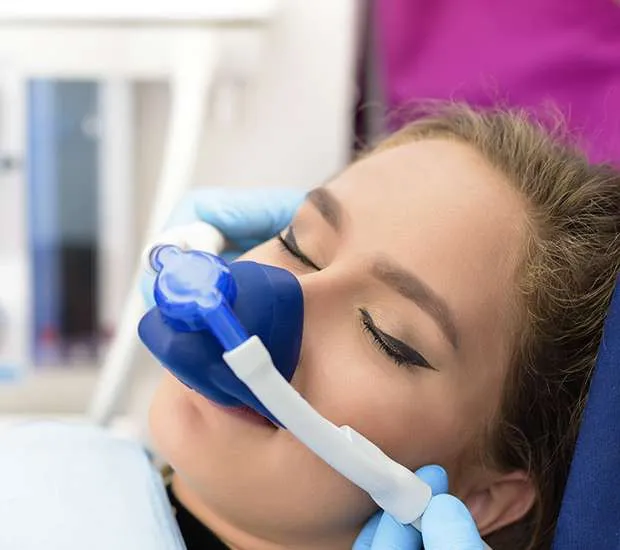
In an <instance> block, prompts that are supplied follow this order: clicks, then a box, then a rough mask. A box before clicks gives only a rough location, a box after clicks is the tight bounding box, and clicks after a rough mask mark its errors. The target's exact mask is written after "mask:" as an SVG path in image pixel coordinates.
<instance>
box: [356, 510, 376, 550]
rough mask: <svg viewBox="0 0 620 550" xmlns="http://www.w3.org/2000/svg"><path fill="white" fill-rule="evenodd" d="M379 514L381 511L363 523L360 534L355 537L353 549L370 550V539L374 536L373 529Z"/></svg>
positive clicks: (374, 529)
mask: <svg viewBox="0 0 620 550" xmlns="http://www.w3.org/2000/svg"><path fill="white" fill-rule="evenodd" d="M381 515H382V512H377V513H376V514H375V515H374V516H372V517H371V518H370V519H369V520H368V521H367V522H366V525H364V527H363V528H362V530H361V531H360V534H359V535H358V536H357V538H356V539H355V544H353V550H372V549H371V547H372V541H373V539H374V538H375V531H376V530H377V526H378V525H379V521H380V520H381Z"/></svg>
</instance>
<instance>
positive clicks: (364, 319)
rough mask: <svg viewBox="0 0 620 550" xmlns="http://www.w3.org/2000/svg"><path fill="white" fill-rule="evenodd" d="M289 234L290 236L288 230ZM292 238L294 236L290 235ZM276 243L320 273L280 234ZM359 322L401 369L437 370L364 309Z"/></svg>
mask: <svg viewBox="0 0 620 550" xmlns="http://www.w3.org/2000/svg"><path fill="white" fill-rule="evenodd" d="M289 234H292V232H291V230H290V229H289ZM292 236H293V238H294V235H292ZM277 239H278V243H279V245H280V247H281V248H282V250H283V251H284V252H286V253H287V254H290V255H291V256H293V257H294V258H296V259H297V260H299V262H300V263H302V264H304V265H305V266H307V267H310V268H312V269H316V270H317V271H320V270H321V268H320V267H318V266H317V265H316V264H315V263H314V262H313V261H312V260H310V258H308V257H307V256H306V255H305V254H304V253H303V252H302V251H301V250H300V249H299V247H297V246H295V245H294V244H293V243H291V242H290V241H287V240H286V238H285V237H282V235H281V234H278V235H277ZM359 312H360V321H361V325H362V330H363V331H364V332H366V333H367V334H369V335H370V336H371V338H372V340H373V343H374V344H375V346H376V347H377V348H378V349H379V351H381V352H382V353H383V354H384V355H386V356H387V357H389V358H390V359H391V360H392V361H393V362H394V363H396V364H397V365H398V366H402V367H413V366H415V367H420V368H427V369H431V370H437V369H435V368H434V367H432V366H431V365H430V364H429V362H428V361H427V360H426V359H424V357H422V356H421V355H420V354H419V353H418V352H417V351H415V350H413V349H411V348H410V347H409V346H407V345H406V344H403V343H402V342H401V341H400V340H397V339H396V338H393V337H391V336H389V335H388V334H385V333H383V332H382V331H381V330H379V329H378V328H377V326H376V325H375V323H374V321H373V320H372V317H371V316H370V314H369V313H368V311H366V310H365V309H360V310H359ZM401 346H402V347H403V348H405V350H406V351H405V350H403V351H401V350H399V349H397V348H398V347H401Z"/></svg>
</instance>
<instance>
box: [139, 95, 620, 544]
mask: <svg viewBox="0 0 620 550" xmlns="http://www.w3.org/2000/svg"><path fill="white" fill-rule="evenodd" d="M619 205H620V176H619V175H618V173H617V172H616V171H614V170H613V169H611V168H609V167H606V166H597V165H591V164H589V163H588V162H587V161H586V160H585V158H584V157H582V156H581V155H580V154H578V153H576V152H574V151H572V150H571V149H570V148H568V147H565V146H563V145H561V144H560V143H559V142H558V141H556V140H554V139H552V138H550V137H549V136H547V135H546V134H545V133H544V132H542V130H540V129H539V128H537V127H536V126H534V125H532V124H530V123H528V122H527V121H526V120H525V118H524V117H523V116H521V115H518V114H510V113H502V112H496V113H491V112H487V113H474V112H473V111H471V110H468V109H467V108H465V107H452V108H448V109H446V110H444V111H443V112H441V113H439V114H437V115H435V116H428V117H424V118H421V119H419V120H418V121H417V122H414V123H413V124H411V125H409V126H407V127H405V128H404V129H403V130H401V131H400V132H398V133H397V134H395V135H394V136H392V137H391V138H388V139H387V140H386V141H385V142H383V143H382V144H380V145H379V147H378V148H376V149H375V150H374V151H371V152H370V153H369V154H368V155H366V156H365V157H364V158H363V159H361V160H360V161H358V162H356V163H355V164H353V165H352V166H351V167H349V168H348V169H347V170H346V171H345V172H344V173H342V174H341V175H340V176H338V177H337V178H336V179H334V180H333V181H332V182H330V183H329V184H328V185H327V186H326V187H324V188H322V189H320V190H316V191H314V192H312V193H310V194H309V196H308V200H307V201H306V202H305V203H304V204H303V205H302V206H301V208H300V209H299V211H298V212H297V215H296V216H295V218H294V220H293V222H292V223H291V225H290V226H289V227H288V228H286V229H285V230H284V231H283V233H282V234H281V235H279V237H278V238H276V239H273V240H272V241H269V242H267V243H265V244H263V245H261V246H258V247H257V248H254V249H253V250H251V251H250V252H249V253H248V254H247V255H246V256H245V258H246V259H252V260H256V261H260V262H263V263H268V264H273V265H278V266H281V267H285V268H286V269H289V270H291V271H292V272H294V273H295V274H296V275H297V276H298V277H299V281H300V283H301V286H302V288H303V291H304V298H305V310H306V311H305V319H304V341H303V344H302V354H301V361H300V365H299V367H298V369H297V371H296V375H295V378H294V380H293V384H294V386H295V387H296V388H297V389H298V390H299V391H300V392H301V393H302V394H303V395H304V396H305V398H306V399H307V400H308V401H309V402H310V403H311V404H312V405H313V406H314V407H315V408H316V409H317V410H318V411H319V412H320V413H321V414H322V415H324V416H325V417H327V418H329V419H330V420H331V421H332V422H334V423H335V424H338V425H342V424H349V425H351V426H352V427H354V428H355V429H356V430H357V431H359V432H361V433H363V434H364V435H365V436H366V437H368V438H369V439H370V440H371V441H374V442H375V443H376V444H378V445H379V446H380V447H381V448H382V449H383V450H384V451H385V452H386V453H387V454H389V455H390V456H392V457H393V458H394V459H395V460H397V461H399V462H400V463H402V464H404V465H406V466H408V467H410V468H411V469H416V468H417V467H419V466H421V465H423V464H432V463H437V464H441V465H442V466H444V467H445V468H446V469H447V471H448V473H449V476H450V480H451V487H450V490H451V492H452V493H454V494H455V495H457V496H458V497H459V498H460V499H462V500H463V502H464V503H465V504H466V505H467V507H468V508H469V510H470V511H471V513H472V515H473V517H474V518H475V520H476V523H477V526H478V528H479V530H480V532H481V533H482V534H483V535H484V536H485V537H486V538H487V541H488V542H489V544H490V545H491V546H492V547H493V548H494V549H495V550H501V549H503V548H505V549H513V548H514V549H519V550H521V549H523V548H535V549H543V548H548V547H549V546H550V537H551V534H552V529H553V526H554V523H555V520H556V518H557V513H558V508H559V502H560V499H561V495H562V490H563V487H564V483H565V481H566V477H567V473H568V467H569V462H570V457H571V455H572V450H573V447H574V443H575V438H576V433H577V430H578V426H579V418H580V414H581V407H582V404H583V402H584V398H585V395H586V393H587V389H588V383H589V378H590V374H591V370H592V367H593V364H594V359H595V354H596V350H597V347H598V343H599V341H600V337H601V331H602V326H603V321H604V317H605V312H606V310H607V305H608V303H609V300H610V296H611V292H612V289H613V285H614V281H615V277H616V274H617V273H618V271H619V270H620V239H619V238H618V234H619V233H620V209H619ZM151 428H152V433H153V437H154V440H155V443H156V445H157V448H158V450H159V451H160V453H161V454H162V455H163V456H164V457H165V458H166V459H167V460H168V461H169V463H170V464H171V466H172V467H173V469H174V471H175V474H174V476H173V480H172V489H171V493H172V494H173V498H175V499H177V501H178V504H179V505H180V506H182V508H183V509H185V510H187V511H189V513H191V515H192V516H193V517H194V518H195V521H196V525H198V524H201V525H204V526H208V528H209V530H210V531H212V532H213V533H215V534H216V535H217V537H218V538H219V539H221V540H222V541H223V542H224V543H225V544H226V545H228V546H229V547H231V548H240V549H244V550H245V549H251V550H260V549H263V548H265V549H267V548H269V549H272V548H273V549H275V548H300V549H306V548H308V549H313V548H317V549H318V548H320V549H331V548H333V549H340V548H342V549H344V548H347V549H348V548H351V545H352V543H353V540H354V539H355V537H356V535H357V533H358V532H359V530H360V528H361V526H362V525H363V524H364V522H365V521H366V520H367V519H368V517H369V516H370V515H371V514H372V513H373V511H374V508H373V504H372V502H371V501H370V500H369V499H368V498H367V497H366V496H365V495H364V494H363V493H362V492H361V491H360V490H358V489H357V488H355V487H353V486H351V485H350V484H349V483H348V482H347V481H346V480H344V479H343V478H342V477H340V476H339V475H338V474H337V473H335V472H334V471H333V470H331V469H330V468H329V467H328V466H327V465H326V464H324V463H323V462H322V461H321V460H320V459H318V458H316V457H315V456H314V455H313V454H312V453H311V452H310V451H309V450H307V449H306V448H305V447H303V446H302V445H301V444H300V443H299V442H297V441H296V440H295V439H294V438H293V437H292V436H291V435H290V434H289V433H288V432H286V431H284V430H277V429H275V428H273V427H270V426H267V425H266V424H262V423H261V424H259V423H256V422H251V421H248V419H247V418H242V417H241V416H240V415H237V414H234V412H231V411H228V410H225V409H221V408H218V407H217V406H215V405H213V404H212V403H210V402H208V401H207V400H206V399H204V398H202V397H200V396H198V395H196V394H194V393H192V392H190V391H189V390H187V389H186V388H185V387H184V386H183V385H182V384H180V383H179V382H178V381H177V380H176V379H174V378H172V377H170V376H168V375H167V376H166V378H165V379H164V381H163V382H162V384H161V386H160V388H159V390H158V392H157V395H156V396H155V399H154V402H153V404H152V409H151ZM196 525H194V527H195V526H196ZM206 528H207V527H205V530H206ZM193 536H196V535H193ZM186 537H188V538H189V537H190V535H186ZM190 543H191V541H190Z"/></svg>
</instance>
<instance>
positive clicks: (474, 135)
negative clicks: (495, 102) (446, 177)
mask: <svg viewBox="0 0 620 550" xmlns="http://www.w3.org/2000/svg"><path fill="white" fill-rule="evenodd" d="M431 138H446V139H453V140H458V141H460V142H464V143H466V144H469V145H470V146H471V147H473V148H474V149H476V150H477V151H478V152H479V153H480V154H481V155H482V156H483V157H484V158H485V159H486V160H487V162H489V163H490V164H491V165H492V166H493V167H494V168H495V169H497V170H499V171H500V172H501V173H502V174H503V175H504V176H505V177H506V179H507V180H508V182H509V183H510V184H511V185H512V186H513V187H514V188H515V189H516V190H517V191H518V192H519V193H520V194H521V195H522V197H523V198H524V200H525V204H526V205H527V207H526V208H527V210H528V211H527V217H528V221H529V232H528V233H529V235H528V239H527V243H526V246H525V250H524V251H523V255H522V260H521V264H520V267H519V270H518V274H517V281H518V282H517V288H516V299H517V306H518V312H519V313H518V317H519V318H518V326H519V328H520V332H519V333H518V334H517V336H516V337H515V342H514V346H513V350H512V354H511V357H512V359H511V362H512V365H511V367H512V368H511V369H510V370H509V372H510V374H509V377H508V380H507V382H506V384H505V388H504V393H503V399H502V406H501V411H500V414H499V417H498V418H497V420H496V421H495V422H494V425H493V426H492V428H491V429H490V431H489V434H488V438H487V443H488V444H487V445H486V448H487V449H488V452H489V456H490V458H491V460H492V461H493V464H494V465H495V466H497V467H499V468H501V469H503V470H507V471H509V470H511V469H525V470H526V471H528V472H529V473H530V475H531V476H532V479H533V481H534V483H535V486H536V490H537V498H536V503H535V505H534V508H533V509H532V510H531V511H530V513H529V514H528V516H527V517H526V518H524V519H523V520H522V521H521V522H519V523H518V524H516V525H514V526H511V527H509V528H506V529H504V530H503V531H502V532H499V533H495V534H492V535H491V536H489V537H488V542H489V543H490V544H491V545H492V547H493V548H494V549H495V550H502V549H511V550H512V549H518V550H524V549H526V548H529V549H531V550H542V549H547V548H550V546H551V539H552V535H553V529H554V527H555V523H556V520H557V516H558V513H559V507H560V502H561V499H562V494H563V491H564V486H565V483H566V479H567V477H568V471H569V467H570V461H571V457H572V454H573V450H574V446H575V442H576V438H577V433H578V430H579V424H580V420H581V416H582V412H583V408H584V403H585V400H586V396H587V392H588V388H589V383H590V378H591V374H592V370H593V367H594V363H595V360H596V354H597V350H598V346H599V343H600V341H601V336H602V331H603V323H604V320H605V316H606V312H607V308H608V306H609V303H610V300H611V295H612V292H613V288H614V284H615V281H616V277H617V275H618V273H619V271H620V173H619V172H618V171H616V170H615V169H614V168H612V167H611V166H608V165H600V164H590V163H589V162H588V160H587V159H586V157H585V156H584V155H583V154H581V153H579V152H578V151H577V150H576V149H574V148H572V147H571V146H569V145H567V144H565V143H563V139H561V136H559V135H558V133H557V129H556V130H555V131H547V130H545V129H544V128H543V125H542V124H541V123H539V122H533V121H532V120H530V118H529V117H528V116H527V115H526V114H525V113H524V112H522V111H509V110H500V109H497V110H486V111H475V110H473V109H471V108H469V107H467V106H464V105H449V106H443V107H440V108H439V109H435V110H434V112H433V114H430V115H429V114H426V115H425V116H422V117H421V118H419V119H417V120H415V121H414V122H412V123H410V124H408V125H407V126H405V127H404V128H403V129H401V130H400V131H398V132H396V133H395V134H393V135H392V136H391V137H389V138H387V139H386V140H384V141H383V142H381V143H380V144H379V145H378V147H377V148H375V149H374V151H377V150H383V149H388V148H393V147H397V146H399V145H402V144H405V143H408V142H411V141H415V140H421V139H431Z"/></svg>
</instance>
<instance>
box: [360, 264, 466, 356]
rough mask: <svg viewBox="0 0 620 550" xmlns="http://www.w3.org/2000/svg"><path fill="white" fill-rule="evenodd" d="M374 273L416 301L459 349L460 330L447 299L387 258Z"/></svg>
mask: <svg viewBox="0 0 620 550" xmlns="http://www.w3.org/2000/svg"><path fill="white" fill-rule="evenodd" d="M371 273H372V275H373V276H374V277H375V278H376V279H378V280H379V281H381V282H382V283H384V284H386V285H388V286H390V287H392V288H393V289H394V290H396V292H398V293H399V294H400V295H402V296H404V297H405V298H407V299H409V300H411V301H413V302H415V303H416V304H417V305H418V306H419V307H420V308H422V309H423V310H424V311H426V312H427V313H428V314H429V315H430V316H431V317H433V319H435V321H436V322H437V324H438V325H439V327H440V328H441V330H442V331H443V333H444V334H445V336H446V338H447V339H448V341H449V342H450V344H452V347H453V348H454V349H458V343H459V338H458V332H457V330H456V325H455V323H454V317H453V316H452V314H451V312H450V308H449V307H448V305H447V304H446V302H445V300H444V299H443V298H442V297H441V296H439V295H437V294H436V293H435V292H434V291H433V290H432V289H431V288H430V287H429V286H428V285H426V284H425V283H424V282H422V281H421V280H420V279H419V278H418V277H416V276H415V275H414V274H413V273H410V272H409V271H405V270H404V269H403V268H401V267H399V266H397V265H395V264H394V263H392V262H391V261H389V260H388V259H386V258H381V259H380V260H377V261H376V262H375V263H374V264H373V265H372V269H371Z"/></svg>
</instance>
